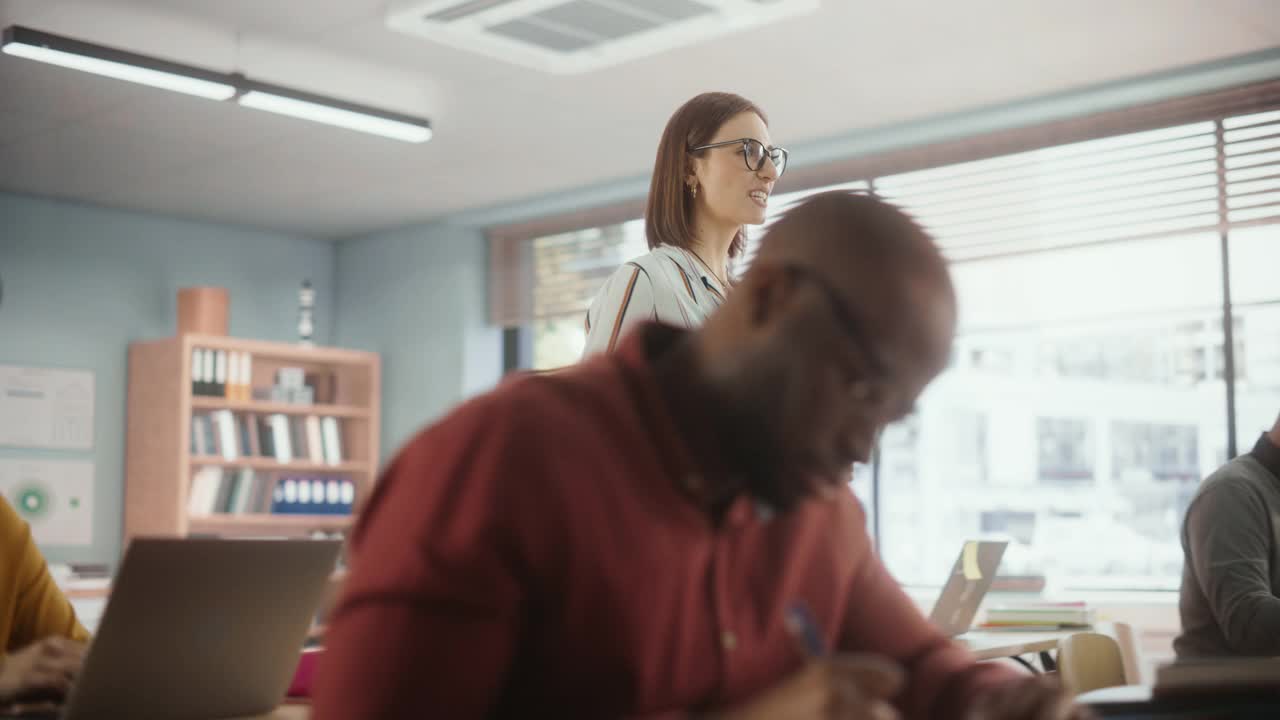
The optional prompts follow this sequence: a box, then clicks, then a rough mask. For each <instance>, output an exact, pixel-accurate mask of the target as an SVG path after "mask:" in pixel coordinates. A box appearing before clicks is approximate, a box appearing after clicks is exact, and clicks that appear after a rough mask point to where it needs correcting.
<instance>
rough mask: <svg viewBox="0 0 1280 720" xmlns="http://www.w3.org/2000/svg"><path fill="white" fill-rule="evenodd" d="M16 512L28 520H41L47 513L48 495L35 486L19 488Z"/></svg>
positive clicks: (42, 489)
mask: <svg viewBox="0 0 1280 720" xmlns="http://www.w3.org/2000/svg"><path fill="white" fill-rule="evenodd" d="M17 500H18V502H17V506H18V512H20V513H22V514H23V515H25V516H27V517H29V518H42V517H44V516H45V515H47V514H48V513H49V495H48V493H46V492H45V491H44V488H41V487H39V486H35V485H28V486H27V487H23V488H19V489H18V493H17Z"/></svg>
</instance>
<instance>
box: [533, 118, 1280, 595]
mask: <svg viewBox="0 0 1280 720" xmlns="http://www.w3.org/2000/svg"><path fill="white" fill-rule="evenodd" d="M1224 102H1225V101H1224ZM1250 102H1253V103H1255V105H1256V98H1254V99H1251V100H1250ZM1251 107H1252V106H1251ZM1200 114H1201V115H1202V117H1199V118H1198V119H1194V121H1193V122H1184V123H1181V124H1175V125H1172V126H1162V125H1168V123H1167V120H1166V119H1165V116H1163V115H1161V114H1160V112H1156V111H1154V110H1153V111H1152V112H1151V113H1149V115H1150V117H1152V118H1154V119H1153V120H1152V121H1151V122H1150V124H1149V125H1148V126H1147V127H1148V128H1154V129H1145V130H1139V131H1137V132H1116V133H1113V134H1111V135H1108V136H1104V137H1094V138H1093V139H1087V140H1082V141H1079V142H1067V143H1061V144H1051V145H1049V146H1047V147H1039V148H1037V149H1033V150H1027V151H1018V152H1009V153H1006V154H1003V155H997V156H994V157H985V158H982V159H978V160H971V161H965V162H958V163H953V164H949V165H943V166H935V167H926V168H923V169H914V170H911V171H910V172H899V173H885V174H880V175H876V176H874V177H861V178H858V179H855V180H852V181H851V182H848V183H845V184H843V185H839V186H830V187H824V188H818V189H814V190H809V191H804V192H796V193H790V194H786V195H778V196H775V198H774V199H773V201H772V202H771V209H770V218H771V219H774V218H776V217H777V216H778V215H779V214H780V213H781V212H783V211H785V209H786V208H787V207H788V206H789V205H791V204H793V203H794V202H796V201H798V200H800V199H802V198H803V197H805V196H807V195H809V194H811V193H816V192H820V191H822V190H828V189H834V188H835V187H841V188H846V189H853V190H861V191H867V192H874V193H876V194H877V195H880V196H882V197H885V198H887V199H889V200H890V201H892V202H895V203H897V204H899V205H900V206H902V207H903V208H905V209H906V210H907V211H908V212H910V213H912V214H913V215H914V216H915V217H916V218H917V219H918V220H919V221H920V222H921V224H922V225H924V226H925V227H926V228H927V229H928V230H929V231H930V232H931V233H932V234H933V235H934V236H935V237H936V238H937V239H938V241H939V243H940V245H941V246H942V248H943V251H944V253H945V254H946V255H947V256H948V258H949V259H950V260H951V261H952V276H953V279H954V281H955V283H956V287H957V294H958V297H959V303H960V322H959V327H958V333H957V337H956V341H955V347H954V351H953V353H952V358H951V362H950V366H949V367H948V368H947V370H946V371H945V372H944V373H943V374H942V375H941V376H940V377H939V378H938V379H937V380H936V381H935V382H934V383H933V384H932V385H931V386H930V387H929V388H928V389H927V390H926V392H925V394H924V396H923V397H922V398H921V399H920V402H919V403H918V404H917V409H916V411H915V412H914V413H913V414H912V415H911V416H910V417H908V418H906V419H904V420H903V421H901V422H899V423H896V424H894V425H892V426H890V427H888V428H886V429H885V431H884V433H883V434H882V437H881V440H880V444H879V447H878V452H877V457H876V461H875V463H874V464H873V466H872V467H859V468H857V469H856V471H855V475H854V490H855V492H856V493H857V495H858V496H859V497H860V498H861V499H862V500H863V502H864V504H865V505H866V506H867V507H868V510H869V513H870V514H869V519H870V522H871V523H872V524H873V525H874V533H875V537H876V539H877V542H878V544H879V550H880V552H881V554H882V556H883V558H884V559H885V561H886V563H887V565H888V566H889V568H890V570H891V571H892V572H893V573H894V574H895V575H896V576H897V577H898V578H899V579H900V580H901V581H903V582H905V583H908V584H921V585H937V584H938V583H940V582H941V581H942V579H943V578H945V577H946V574H947V571H948V568H949V567H950V564H951V563H952V562H953V561H954V558H955V553H956V548H957V547H958V546H959V544H960V543H961V542H962V541H963V540H966V539H970V538H973V537H975V536H981V535H1001V536H1005V537H1007V538H1009V539H1010V540H1011V545H1010V547H1009V550H1008V551H1007V553H1006V556H1005V561H1004V565H1003V566H1002V572H1005V573H1008V574H1014V575H1041V576H1044V577H1045V578H1046V580H1047V581H1048V582H1049V583H1050V584H1051V585H1052V586H1057V587H1062V586H1066V587H1072V588H1090V589H1109V588H1116V589H1161V590H1174V589H1176V588H1177V585H1178V582H1179V576H1180V572H1181V566H1182V552H1181V547H1180V543H1179V528H1180V524H1181V520H1182V515H1183V513H1184V512H1185V510H1186V506H1187V503H1188V502H1189V500H1190V498H1191V497H1192V496H1193V495H1194V493H1195V491H1196V488H1197V487H1198V485H1199V483H1200V481H1201V480H1202V479H1203V478H1204V477H1205V476H1207V475H1208V474H1209V473H1210V472H1212V471H1213V470H1214V469H1216V468H1217V467H1219V466H1220V465H1221V464H1222V463H1224V462H1225V461H1226V459H1227V458H1228V457H1229V455H1230V454H1231V452H1232V448H1233V447H1234V448H1235V450H1236V451H1238V452H1245V451H1247V450H1248V449H1249V448H1250V447H1251V446H1252V444H1253V442H1254V441H1255V440H1256V438H1257V436H1258V434H1259V433H1260V432H1262V431H1263V430H1265V429H1267V428H1269V427H1270V426H1271V424H1272V423H1273V422H1274V421H1275V419H1276V416H1277V414H1280V281H1277V279H1276V278H1277V268H1280V111H1266V112H1248V113H1235V114H1232V113H1225V114H1224V113H1219V114H1218V116H1217V118H1216V119H1215V118H1213V117H1210V113H1206V112H1203V111H1201V113H1200ZM1205 118H1208V119H1205ZM1131 129H1132V128H1131ZM1220 171H1221V172H1220ZM759 234H761V231H757V232H756V233H755V235H759ZM544 241H545V242H544ZM533 248H534V250H533V253H534V254H535V256H537V257H538V258H539V259H538V260H537V262H536V267H537V268H538V270H537V272H538V273H539V275H538V281H537V282H538V283H545V284H546V287H545V289H543V290H540V291H538V292H542V293H543V295H539V296H538V297H543V296H544V295H545V296H546V297H548V298H550V297H551V295H552V293H551V291H552V289H553V288H552V286H554V287H555V288H557V290H556V292H557V293H560V294H558V295H556V299H555V300H554V301H551V300H547V301H546V304H538V305H537V307H539V308H540V310H539V313H541V314H539V315H537V317H536V319H535V320H534V321H533V325H532V327H533V328H534V346H535V351H534V356H535V365H536V366H537V367H540V368H548V367H556V366H559V365H563V364H566V363H568V362H572V361H575V360H576V359H577V357H578V356H579V355H580V352H581V344H582V337H583V336H582V333H583V327H582V315H583V311H584V310H585V308H586V305H587V303H588V302H589V301H590V298H591V295H592V294H593V292H594V290H595V289H598V287H599V284H600V283H602V282H603V280H604V278H605V277H606V276H607V274H608V273H609V272H610V271H611V270H612V269H613V268H614V267H616V266H617V264H618V263H620V262H623V261H625V260H626V259H627V258H628V257H630V256H634V255H638V254H641V253H643V252H645V250H646V248H645V245H644V242H643V232H642V226H641V225H640V223H639V221H632V222H627V223H621V224H617V225H611V226H608V227H600V228H597V229H594V230H590V231H582V232H580V233H577V234H575V233H569V234H564V235H556V236H550V237H548V238H539V239H538V240H535V241H534V242H533ZM753 250H754V246H753V245H751V244H749V246H748V254H747V257H746V258H744V260H743V261H742V262H740V263H739V268H738V269H739V270H741V269H742V268H744V267H746V266H748V265H749V262H750V258H751V254H752V251H753ZM1224 257H1225V258H1227V259H1228V260H1229V262H1228V265H1227V267H1225V268H1224V267H1223V259H1224ZM1224 277H1225V278H1226V279H1227V280H1228V284H1226V285H1224ZM593 283H594V285H593ZM566 288H567V289H568V290H566ZM1228 297H1229V301H1228V299H1227V298H1228ZM1228 302H1229V303H1230V305H1229V307H1230V310H1229V311H1228V309H1227V308H1228V305H1227V303H1228ZM535 304H537V303H535ZM1228 314H1229V316H1230V321H1229V322H1227V323H1224V317H1226V316H1227V315H1228ZM1229 397H1231V398H1232V399H1231V401H1230V404H1231V406H1232V407H1233V408H1234V413H1229V412H1228V406H1229V400H1228V398H1229Z"/></svg>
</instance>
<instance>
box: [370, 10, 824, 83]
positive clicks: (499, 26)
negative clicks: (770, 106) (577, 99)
mask: <svg viewBox="0 0 1280 720" xmlns="http://www.w3.org/2000/svg"><path fill="white" fill-rule="evenodd" d="M818 3H819V0H418V1H417V2H411V4H408V5H401V6H399V7H397V8H396V9H394V10H393V11H392V12H391V13H390V14H389V15H388V16H387V25H388V26H389V27H390V28H392V29H393V30H398V31H400V32H404V33H409V34H412V35H418V36H421V37H425V38H428V39H431V40H436V41H439V42H442V43H445V44H448V45H452V46H454V47H457V48H461V49H463V50H469V51H473V52H478V53H483V54H485V55H489V56H491V57H495V58H499V59H501V60H506V61H508V62H512V63H515V64H518V65H524V66H526V67H532V68H535V69H538V70H543V71H546V72H552V73H564V74H568V73H580V72H587V71H589V70H596V69H598V68H602V67H606V66H609V65H616V64H618V63H622V62H626V61H628V60H634V59H636V58H640V57H644V56H647V55H655V54H657V53H661V52H664V51H667V50H671V49H674V48H678V47H683V46H686V45H694V44H697V43H701V42H704V41H706V40H710V39H712V38H715V37H718V36H723V35H728V34H730V33H741V32H742V31H744V30H750V29H756V30H757V33H756V34H754V35H752V36H747V37H744V38H743V41H744V42H753V43H757V44H758V45H759V46H760V47H761V48H762V49H768V48H771V47H774V45H773V44H772V43H771V41H770V38H769V35H768V30H767V28H765V27H764V26H767V25H768V24H770V23H773V22H775V21H778V20H781V19H783V18H787V17H792V16H795V15H802V14H804V13H807V12H810V11H812V10H814V9H815V8H817V6H818Z"/></svg>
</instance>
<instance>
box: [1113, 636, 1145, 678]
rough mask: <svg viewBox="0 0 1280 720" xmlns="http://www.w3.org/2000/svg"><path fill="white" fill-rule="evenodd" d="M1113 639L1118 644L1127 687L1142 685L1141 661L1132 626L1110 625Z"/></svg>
mask: <svg viewBox="0 0 1280 720" xmlns="http://www.w3.org/2000/svg"><path fill="white" fill-rule="evenodd" d="M1112 626H1113V627H1114V629H1115V634H1114V637H1115V639H1116V642H1117V643H1119V644H1120V657H1121V659H1123V660H1124V679H1125V683H1126V684H1129V685H1141V684H1142V660H1141V658H1140V656H1139V654H1138V640H1137V637H1136V635H1135V633H1134V631H1133V626H1132V625H1130V624H1129V623H1125V622H1117V623H1112Z"/></svg>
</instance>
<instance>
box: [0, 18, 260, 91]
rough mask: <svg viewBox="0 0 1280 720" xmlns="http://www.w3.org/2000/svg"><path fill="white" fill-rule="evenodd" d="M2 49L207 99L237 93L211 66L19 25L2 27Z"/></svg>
mask: <svg viewBox="0 0 1280 720" xmlns="http://www.w3.org/2000/svg"><path fill="white" fill-rule="evenodd" d="M3 50H4V52H5V53H7V54H9V55H16V56H17V57H24V58H27V59H29V60H39V61H40V62H46V63H50V64H52V65H61V66H62V67H68V68H71V69H73V70H83V71H85V72H89V73H94V74H95V75H106V76H107V77H113V78H116V79H118V80H128V81H130V82H136V83H141V84H143V85H150V86H151V87H158V88H163V89H165V90H173V91H174V92H180V93H186V94H187V95H196V96H199V97H204V98H209V99H210V100H230V99H231V98H232V97H233V96H234V95H235V94H236V87H235V85H233V84H231V83H230V82H228V78H227V77H226V76H225V75H221V74H219V73H215V72H212V71H210V70H203V69H201V68H195V67H190V66H188V65H179V64H178V63H172V62H168V61H166V60H158V59H156V58H150V57H146V56H145V55H137V54H134V53H131V52H126V51H124V50H117V49H115V48H109V47H103V46H101V45H92V44H90V43H86V42H81V41H79V40H73V39H71V38H65V37H61V36H58V35H50V34H49V33H43V32H40V31H39V30H32V29H30V28H25V27H21V26H19V25H14V26H12V27H9V28H6V29H5V31H4V41H3Z"/></svg>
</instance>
